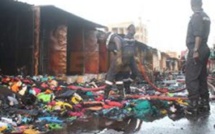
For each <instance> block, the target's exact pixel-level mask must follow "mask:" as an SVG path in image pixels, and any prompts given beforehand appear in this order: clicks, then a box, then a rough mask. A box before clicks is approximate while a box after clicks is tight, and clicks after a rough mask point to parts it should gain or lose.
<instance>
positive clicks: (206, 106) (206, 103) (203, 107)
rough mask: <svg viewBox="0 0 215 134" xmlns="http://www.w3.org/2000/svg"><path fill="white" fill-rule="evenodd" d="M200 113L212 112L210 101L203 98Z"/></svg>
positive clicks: (200, 102) (200, 103)
mask: <svg viewBox="0 0 215 134" xmlns="http://www.w3.org/2000/svg"><path fill="white" fill-rule="evenodd" d="M199 111H200V112H201V113H208V112H210V104H209V99H205V98H201V99H200V101H199Z"/></svg>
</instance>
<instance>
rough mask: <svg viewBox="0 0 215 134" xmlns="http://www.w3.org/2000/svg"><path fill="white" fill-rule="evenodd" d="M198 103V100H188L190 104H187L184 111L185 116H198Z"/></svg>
mask: <svg viewBox="0 0 215 134" xmlns="http://www.w3.org/2000/svg"><path fill="white" fill-rule="evenodd" d="M198 104H199V102H198V100H197V99H196V100H190V102H189V103H188V106H187V108H186V109H185V111H184V113H185V115H188V116H197V115H198V112H199V111H198V106H199V105H198Z"/></svg>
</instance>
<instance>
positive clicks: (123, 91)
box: [117, 85, 125, 99]
mask: <svg viewBox="0 0 215 134" xmlns="http://www.w3.org/2000/svg"><path fill="white" fill-rule="evenodd" d="M117 89H118V90H119V95H120V98H122V99H124V98H125V89H124V87H123V85H117Z"/></svg>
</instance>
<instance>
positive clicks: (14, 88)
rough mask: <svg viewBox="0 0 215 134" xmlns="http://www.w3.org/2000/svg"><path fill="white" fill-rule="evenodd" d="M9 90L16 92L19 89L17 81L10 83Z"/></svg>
mask: <svg viewBox="0 0 215 134" xmlns="http://www.w3.org/2000/svg"><path fill="white" fill-rule="evenodd" d="M11 90H12V91H13V92H18V91H19V86H18V85H17V83H15V84H13V85H12V87H11Z"/></svg>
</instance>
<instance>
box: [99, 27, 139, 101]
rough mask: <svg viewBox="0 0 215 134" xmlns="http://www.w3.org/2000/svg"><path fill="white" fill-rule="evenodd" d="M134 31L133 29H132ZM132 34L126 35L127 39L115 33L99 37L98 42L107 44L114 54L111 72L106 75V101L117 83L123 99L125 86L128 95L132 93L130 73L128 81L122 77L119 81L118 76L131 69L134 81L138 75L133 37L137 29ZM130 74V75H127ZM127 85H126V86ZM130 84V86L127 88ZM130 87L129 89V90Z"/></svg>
mask: <svg viewBox="0 0 215 134" xmlns="http://www.w3.org/2000/svg"><path fill="white" fill-rule="evenodd" d="M132 30H133V29H132ZM130 34H131V33H128V35H126V37H127V38H124V39H123V38H121V37H120V36H119V35H117V34H114V33H105V34H103V35H99V37H98V41H100V42H102V41H103V42H104V41H105V44H106V47H107V49H108V50H109V51H110V52H111V53H113V57H112V58H111V63H110V67H109V70H108V72H107V75H106V80H105V84H106V89H105V95H104V97H105V99H106V98H108V94H109V92H110V90H111V88H112V86H113V83H114V82H115V84H116V86H117V88H118V90H119V93H120V96H121V97H122V98H124V97H125V91H124V86H125V87H126V90H127V93H130V79H129V76H130V72H126V74H125V76H126V79H127V80H128V81H125V77H123V78H124V80H123V78H122V77H121V79H117V77H116V76H117V75H119V74H120V72H121V71H122V70H124V69H125V68H129V69H130V70H131V72H132V75H131V79H134V78H135V77H136V76H137V75H138V68H137V65H136V62H135V58H134V55H135V49H134V45H135V40H134V39H133V38H131V37H133V35H134V34H135V28H134V31H132V34H133V35H132V34H131V35H132V36H131V35H130ZM127 73H128V74H127ZM124 84H125V85H124ZM127 84H128V86H127ZM127 87H128V89H127Z"/></svg>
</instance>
